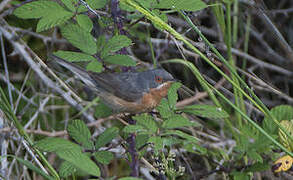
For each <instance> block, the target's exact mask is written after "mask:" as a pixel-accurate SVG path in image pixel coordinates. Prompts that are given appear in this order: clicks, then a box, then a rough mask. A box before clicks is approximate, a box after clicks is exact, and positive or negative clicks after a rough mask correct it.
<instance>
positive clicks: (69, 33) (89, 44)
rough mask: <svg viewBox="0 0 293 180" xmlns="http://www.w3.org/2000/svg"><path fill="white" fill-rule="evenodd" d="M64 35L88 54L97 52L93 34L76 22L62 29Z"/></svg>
mask: <svg viewBox="0 0 293 180" xmlns="http://www.w3.org/2000/svg"><path fill="white" fill-rule="evenodd" d="M61 32H62V35H63V36H64V37H65V38H66V39H67V40H68V41H69V42H70V43H71V44H72V45H73V46H75V47H77V48H79V49H80V50H81V51H83V52H85V53H87V54H91V55H92V54H95V53H97V46H96V42H95V40H94V38H93V36H92V35H91V34H90V33H89V32H87V31H85V30H84V29H83V28H81V27H80V26H78V25H76V24H68V25H66V26H64V27H63V28H62V29H61Z"/></svg>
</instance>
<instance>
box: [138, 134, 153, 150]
mask: <svg viewBox="0 0 293 180" xmlns="http://www.w3.org/2000/svg"><path fill="white" fill-rule="evenodd" d="M149 137H150V135H148V134H137V135H136V138H135V143H136V144H135V146H136V148H137V149H140V148H142V146H145V145H146V143H147V142H148V140H149Z"/></svg>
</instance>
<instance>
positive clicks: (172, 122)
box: [162, 114, 198, 129]
mask: <svg viewBox="0 0 293 180" xmlns="http://www.w3.org/2000/svg"><path fill="white" fill-rule="evenodd" d="M184 126H198V124H196V123H193V122H191V121H190V120H189V119H187V118H185V117H183V116H182V115H179V114H176V115H173V116H172V117H170V118H168V119H167V120H165V121H164V122H163V125H162V127H163V128H168V129H172V128H179V127H184Z"/></svg>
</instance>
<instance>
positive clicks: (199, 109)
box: [181, 104, 229, 118]
mask: <svg viewBox="0 0 293 180" xmlns="http://www.w3.org/2000/svg"><path fill="white" fill-rule="evenodd" d="M181 110H182V111H183V112H186V113H190V114H194V115H196V116H201V117H205V118H227V117H229V114H228V113H227V112H226V111H224V110H223V109H222V108H219V107H216V106H212V105H202V104H197V105H191V106H185V107H184V108H183V109H181Z"/></svg>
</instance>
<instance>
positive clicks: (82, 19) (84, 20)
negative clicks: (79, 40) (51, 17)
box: [76, 14, 93, 32]
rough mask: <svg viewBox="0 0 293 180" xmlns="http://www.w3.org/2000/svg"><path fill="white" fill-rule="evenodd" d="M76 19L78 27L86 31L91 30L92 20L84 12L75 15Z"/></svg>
mask: <svg viewBox="0 0 293 180" xmlns="http://www.w3.org/2000/svg"><path fill="white" fill-rule="evenodd" d="M76 21H77V23H78V24H79V25H80V27H82V28H83V29H84V30H86V31H87V32H91V31H92V29H93V22H92V20H91V19H90V18H89V17H88V16H86V15H84V14H79V15H77V16H76Z"/></svg>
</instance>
